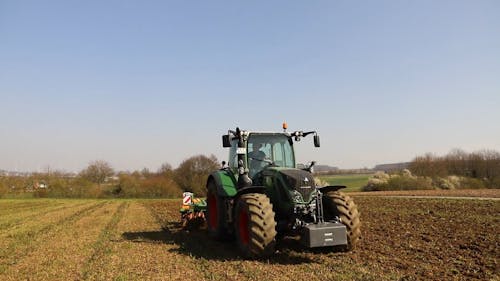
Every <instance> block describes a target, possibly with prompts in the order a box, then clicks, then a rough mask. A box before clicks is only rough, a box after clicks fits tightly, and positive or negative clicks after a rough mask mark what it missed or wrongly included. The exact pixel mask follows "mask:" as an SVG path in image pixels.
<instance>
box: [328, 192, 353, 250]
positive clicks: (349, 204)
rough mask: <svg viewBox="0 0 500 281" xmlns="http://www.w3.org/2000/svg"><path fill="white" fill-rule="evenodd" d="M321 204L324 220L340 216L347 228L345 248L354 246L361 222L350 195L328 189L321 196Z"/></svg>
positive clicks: (349, 248)
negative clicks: (328, 190)
mask: <svg viewBox="0 0 500 281" xmlns="http://www.w3.org/2000/svg"><path fill="white" fill-rule="evenodd" d="M323 206H324V213H325V219H326V220H333V219H334V218H335V217H340V220H341V221H342V223H343V224H344V225H345V226H346V228H347V246H346V247H345V250H348V251H349V250H352V249H354V248H355V247H356V245H357V244H358V242H359V239H360V237H361V229H360V227H361V222H360V220H359V212H358V207H357V206H356V204H354V201H353V200H352V198H351V197H349V196H347V195H345V194H344V193H342V192H339V191H330V192H327V193H326V195H325V196H323Z"/></svg>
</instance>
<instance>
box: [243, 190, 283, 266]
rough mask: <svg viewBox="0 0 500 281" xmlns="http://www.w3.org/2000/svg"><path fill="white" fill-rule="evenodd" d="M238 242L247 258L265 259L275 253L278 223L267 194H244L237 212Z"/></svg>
mask: <svg viewBox="0 0 500 281" xmlns="http://www.w3.org/2000/svg"><path fill="white" fill-rule="evenodd" d="M235 233H236V240H237V243H238V246H239V248H240V250H241V251H242V253H243V255H244V256H245V257H247V258H257V257H265V256H269V255H271V254H273V253H274V250H275V246H276V221H275V220H274V211H273V205H272V204H271V202H270V201H269V198H268V197H267V196H266V195H265V194H260V193H248V194H243V195H242V196H241V197H240V198H239V199H238V202H237V204H236V210H235Z"/></svg>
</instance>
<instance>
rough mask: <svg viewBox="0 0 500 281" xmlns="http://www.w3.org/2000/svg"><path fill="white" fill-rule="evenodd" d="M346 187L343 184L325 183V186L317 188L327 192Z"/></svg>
mask: <svg viewBox="0 0 500 281" xmlns="http://www.w3.org/2000/svg"><path fill="white" fill-rule="evenodd" d="M346 187H347V186H345V185H327V186H323V187H320V188H318V189H319V191H321V193H327V192H330V191H339V189H342V188H346Z"/></svg>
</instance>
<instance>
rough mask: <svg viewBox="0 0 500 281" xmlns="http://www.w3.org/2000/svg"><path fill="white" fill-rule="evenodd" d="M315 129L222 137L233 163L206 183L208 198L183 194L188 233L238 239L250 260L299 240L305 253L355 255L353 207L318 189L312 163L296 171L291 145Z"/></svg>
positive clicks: (330, 188)
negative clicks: (203, 230)
mask: <svg viewBox="0 0 500 281" xmlns="http://www.w3.org/2000/svg"><path fill="white" fill-rule="evenodd" d="M308 135H313V143H314V146H315V147H320V141H319V136H318V134H317V132H316V131H308V132H304V131H294V132H287V125H286V124H283V132H253V131H245V130H240V129H239V128H236V130H234V131H233V130H229V131H228V133H227V134H225V135H223V136H222V146H223V147H227V148H229V157H228V161H227V162H226V161H222V168H221V169H220V170H217V171H214V172H213V173H212V174H210V176H209V177H208V180H207V184H206V188H207V197H206V200H205V199H201V198H195V197H194V195H193V193H191V192H185V193H184V194H183V203H182V206H181V209H180V213H181V221H182V226H183V227H185V228H192V227H199V226H201V225H203V226H206V229H207V232H208V235H209V236H210V237H211V238H213V239H215V240H219V241H234V240H236V244H237V245H238V248H239V250H240V252H241V253H242V255H243V256H245V257H246V258H260V257H266V256H270V255H272V254H273V253H274V252H275V249H276V244H277V243H278V242H279V241H280V240H281V239H283V238H284V237H285V236H294V237H298V238H299V241H300V242H301V243H302V245H303V246H304V247H305V248H320V247H321V248H332V249H341V250H344V251H350V250H352V249H354V248H355V247H356V245H357V244H358V242H359V240H360V237H361V230H360V225H361V223H360V215H359V212H358V209H357V206H356V204H355V203H354V201H353V200H352V198H350V197H349V196H348V195H346V194H344V193H343V192H341V191H340V189H342V188H345V186H340V185H327V186H319V185H317V184H316V183H315V179H314V176H313V166H314V165H315V161H312V162H311V163H310V164H309V165H307V166H306V167H302V168H298V165H297V164H296V161H295V151H294V143H296V142H299V141H300V140H301V139H302V138H305V137H306V136H308Z"/></svg>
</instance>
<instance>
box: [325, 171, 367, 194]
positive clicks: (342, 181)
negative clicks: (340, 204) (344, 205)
mask: <svg viewBox="0 0 500 281" xmlns="http://www.w3.org/2000/svg"><path fill="white" fill-rule="evenodd" d="M371 175H372V174H352V175H325V176H319V178H320V179H322V180H324V181H326V182H328V183H329V184H331V185H345V186H347V188H345V189H342V191H343V192H353V191H361V188H362V187H363V186H365V185H366V184H367V183H368V178H370V176H371Z"/></svg>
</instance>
